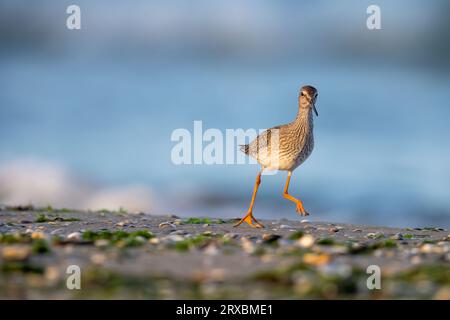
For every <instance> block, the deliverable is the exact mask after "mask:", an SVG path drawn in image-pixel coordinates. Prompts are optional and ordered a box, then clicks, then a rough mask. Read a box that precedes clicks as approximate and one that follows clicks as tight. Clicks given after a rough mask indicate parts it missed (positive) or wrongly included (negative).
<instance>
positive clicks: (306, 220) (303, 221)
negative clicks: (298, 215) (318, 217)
mask: <svg viewBox="0 0 450 320" xmlns="http://www.w3.org/2000/svg"><path fill="white" fill-rule="evenodd" d="M308 222H309V220H308V219H303V220H301V221H300V223H308Z"/></svg>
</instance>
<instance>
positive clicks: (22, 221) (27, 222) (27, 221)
mask: <svg viewBox="0 0 450 320" xmlns="http://www.w3.org/2000/svg"><path fill="white" fill-rule="evenodd" d="M20 223H23V224H29V223H33V222H32V221H30V220H20Z"/></svg>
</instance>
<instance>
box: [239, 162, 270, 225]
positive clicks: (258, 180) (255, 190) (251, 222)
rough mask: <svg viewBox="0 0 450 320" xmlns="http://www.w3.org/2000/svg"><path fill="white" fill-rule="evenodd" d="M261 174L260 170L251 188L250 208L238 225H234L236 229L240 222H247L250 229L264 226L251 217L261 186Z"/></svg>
mask: <svg viewBox="0 0 450 320" xmlns="http://www.w3.org/2000/svg"><path fill="white" fill-rule="evenodd" d="M261 173H262V170H261V171H260V172H259V173H258V175H257V176H256V182H255V187H254V188H253V195H252V201H251V202H250V207H249V208H248V211H247V214H246V215H245V217H243V218H242V219H241V221H239V222H238V223H236V224H235V225H234V226H235V227H237V226H239V225H241V224H242V222H244V221H245V222H247V223H248V224H249V225H250V226H251V227H254V228H264V226H263V225H262V224H261V223H259V222H258V220H256V219H255V217H253V205H254V204H255V199H256V194H257V193H258V187H259V185H260V184H261Z"/></svg>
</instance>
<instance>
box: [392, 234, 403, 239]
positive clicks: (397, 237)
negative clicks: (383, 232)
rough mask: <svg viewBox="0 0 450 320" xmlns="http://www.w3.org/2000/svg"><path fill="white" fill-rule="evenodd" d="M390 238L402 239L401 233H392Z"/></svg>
mask: <svg viewBox="0 0 450 320" xmlns="http://www.w3.org/2000/svg"><path fill="white" fill-rule="evenodd" d="M391 239H393V240H403V235H402V234H401V233H396V234H394V235H393V236H392V237H391Z"/></svg>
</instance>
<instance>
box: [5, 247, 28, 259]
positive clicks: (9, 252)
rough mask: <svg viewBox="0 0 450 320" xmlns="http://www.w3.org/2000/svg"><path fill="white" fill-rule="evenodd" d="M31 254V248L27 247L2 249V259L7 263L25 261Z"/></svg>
mask: <svg viewBox="0 0 450 320" xmlns="http://www.w3.org/2000/svg"><path fill="white" fill-rule="evenodd" d="M30 253H31V252H30V248H29V247H25V246H7V247H4V248H3V249H2V257H3V259H4V260H6V261H23V260H26V259H27V258H28V257H29V255H30Z"/></svg>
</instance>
